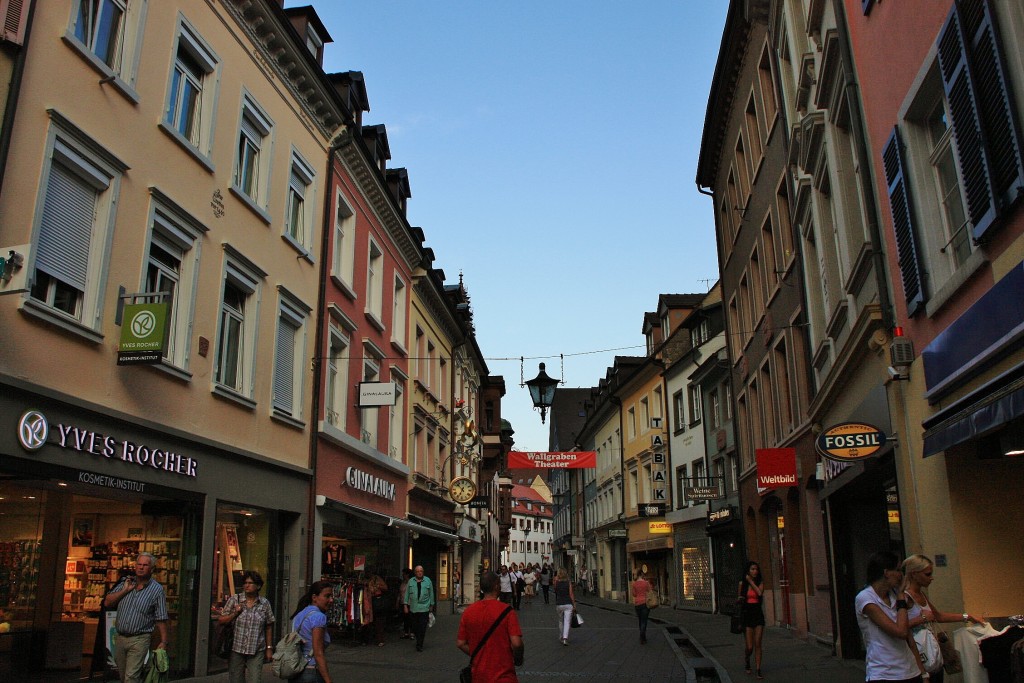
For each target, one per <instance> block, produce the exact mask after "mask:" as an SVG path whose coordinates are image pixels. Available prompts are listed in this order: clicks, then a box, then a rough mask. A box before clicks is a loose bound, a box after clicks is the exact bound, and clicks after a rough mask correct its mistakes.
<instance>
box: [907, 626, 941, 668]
mask: <svg viewBox="0 0 1024 683" xmlns="http://www.w3.org/2000/svg"><path fill="white" fill-rule="evenodd" d="M914 643H915V644H916V645H917V652H918V655H919V656H920V657H921V663H922V664H924V670H925V671H927V672H929V673H931V672H933V671H938V670H939V669H940V668H941V667H942V652H941V651H940V650H939V641H938V639H937V638H936V637H935V633H933V632H932V630H931V629H930V628H927V627H922V628H919V629H917V632H916V633H914Z"/></svg>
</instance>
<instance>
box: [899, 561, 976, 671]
mask: <svg viewBox="0 0 1024 683" xmlns="http://www.w3.org/2000/svg"><path fill="white" fill-rule="evenodd" d="M902 569H903V592H904V594H905V595H906V600H907V604H908V605H910V609H908V610H907V619H908V625H909V626H910V629H911V630H912V631H917V630H918V629H922V628H928V622H934V623H937V624H942V623H952V622H957V621H962V622H965V623H966V622H973V623H975V624H980V623H981V620H980V619H977V618H975V617H972V616H971V615H970V614H968V613H967V612H963V613H961V614H956V613H954V612H940V611H939V610H938V608H937V607H936V606H935V605H934V604H933V603H932V601H931V600H929V599H928V594H927V593H925V589H927V588H928V586H930V585H932V581H934V577H933V576H932V573H933V572H934V571H935V565H934V564H932V561H931V559H929V558H927V557H925V556H924V555H911V556H910V557H908V558H907V559H905V560H903V564H902ZM943 677H944V674H943V671H942V667H939V670H938V671H932V672H930V673H929V678H930V679H931V682H932V683H942V679H943Z"/></svg>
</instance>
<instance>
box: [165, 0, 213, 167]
mask: <svg viewBox="0 0 1024 683" xmlns="http://www.w3.org/2000/svg"><path fill="white" fill-rule="evenodd" d="M182 53H185V54H187V55H188V56H189V58H191V59H192V60H193V61H194V62H195V65H196V67H197V68H198V69H199V70H200V71H201V73H195V72H192V70H191V69H190V68H189V67H188V66H187V65H185V64H183V63H181V62H180V61H179V59H180V57H179V55H181V54H182ZM220 70H221V61H220V58H219V57H218V56H217V54H216V53H215V52H214V51H213V49H212V48H211V47H210V46H209V44H208V43H207V42H206V41H205V40H203V38H202V37H201V36H200V34H199V31H197V30H196V29H195V27H193V26H192V25H191V24H190V23H189V22H188V21H187V20H186V19H185V17H184V16H182V15H180V14H179V15H178V30H177V32H176V34H175V39H174V41H173V46H172V50H171V71H170V74H169V76H168V79H167V94H166V96H165V100H164V113H163V116H162V117H161V119H160V128H161V129H162V130H163V131H164V132H165V133H167V134H168V135H170V136H171V138H172V139H174V140H175V141H177V142H178V144H180V145H181V146H182V147H183V148H184V149H185V151H187V152H188V153H189V154H191V155H192V156H193V157H194V158H195V159H196V160H197V161H199V162H200V163H201V164H202V165H204V166H205V167H206V168H207V170H209V171H211V172H212V171H213V169H214V166H213V161H212V159H211V158H210V154H211V150H212V148H213V124H214V120H215V118H216V117H215V113H216V111H215V110H216V103H217V91H218V88H217V85H218V82H219V80H220ZM176 74H180V75H179V76H176ZM182 79H184V80H188V81H190V82H192V85H193V87H195V88H196V89H197V90H198V92H199V96H198V98H197V102H196V111H195V112H193V116H194V117H195V118H196V122H195V125H194V128H193V130H191V131H190V132H188V134H187V135H186V132H187V131H182V130H181V127H180V126H181V119H180V114H181V110H180V108H179V107H178V106H176V105H178V104H180V101H179V99H180V96H181V94H182V93H181V84H182ZM172 108H173V109H172Z"/></svg>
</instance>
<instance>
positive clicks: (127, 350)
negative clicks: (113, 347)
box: [117, 302, 169, 365]
mask: <svg viewBox="0 0 1024 683" xmlns="http://www.w3.org/2000/svg"><path fill="white" fill-rule="evenodd" d="M168 310H169V307H168V305H167V304H166V303H162V302H161V303H145V304H125V306H124V322H123V323H122V324H121V339H120V342H119V343H118V345H117V364H118V365H139V364H153V363H159V362H160V360H161V359H162V358H163V357H164V345H165V343H166V339H167V311H168Z"/></svg>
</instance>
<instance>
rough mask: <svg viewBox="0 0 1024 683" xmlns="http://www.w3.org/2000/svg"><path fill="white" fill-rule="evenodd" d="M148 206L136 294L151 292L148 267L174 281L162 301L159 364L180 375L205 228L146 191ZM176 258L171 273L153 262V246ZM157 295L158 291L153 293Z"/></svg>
mask: <svg viewBox="0 0 1024 683" xmlns="http://www.w3.org/2000/svg"><path fill="white" fill-rule="evenodd" d="M150 194H151V195H152V202H151V205H150V210H149V226H150V230H149V243H148V244H147V245H146V252H145V253H146V260H145V262H144V263H143V270H142V282H141V286H140V289H139V291H140V292H145V291H154V290H152V289H151V284H150V283H149V270H150V268H151V267H153V268H155V269H156V270H158V271H160V273H161V277H166V278H168V279H170V280H174V282H175V287H174V290H175V291H174V293H173V295H172V296H171V297H170V299H165V300H164V301H165V302H166V303H168V304H169V307H168V316H167V327H168V334H167V348H166V349H165V351H164V358H163V363H164V365H169V366H171V367H172V368H177V369H179V370H182V371H183V372H186V373H187V371H188V367H189V356H190V350H191V345H192V325H193V320H194V313H195V300H196V282H197V280H198V277H199V256H200V250H201V245H202V238H203V235H204V234H205V233H206V231H207V228H206V226H205V225H203V224H202V223H201V222H200V221H199V220H197V219H196V218H195V217H194V216H192V215H191V214H189V213H188V212H187V211H185V210H184V209H183V208H182V207H181V206H179V205H178V204H177V203H176V202H173V201H172V200H170V199H169V198H168V197H167V196H166V195H164V194H163V193H162V192H160V191H159V190H157V189H156V188H150ZM154 245H156V246H157V247H159V248H161V249H163V250H164V251H167V252H169V253H170V254H171V255H172V256H176V257H177V258H178V272H177V273H176V274H175V273H173V272H171V271H170V270H169V269H168V268H167V267H166V266H165V265H164V264H162V263H159V262H157V261H155V260H154V258H153V246H154ZM155 291H159V290H155Z"/></svg>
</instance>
